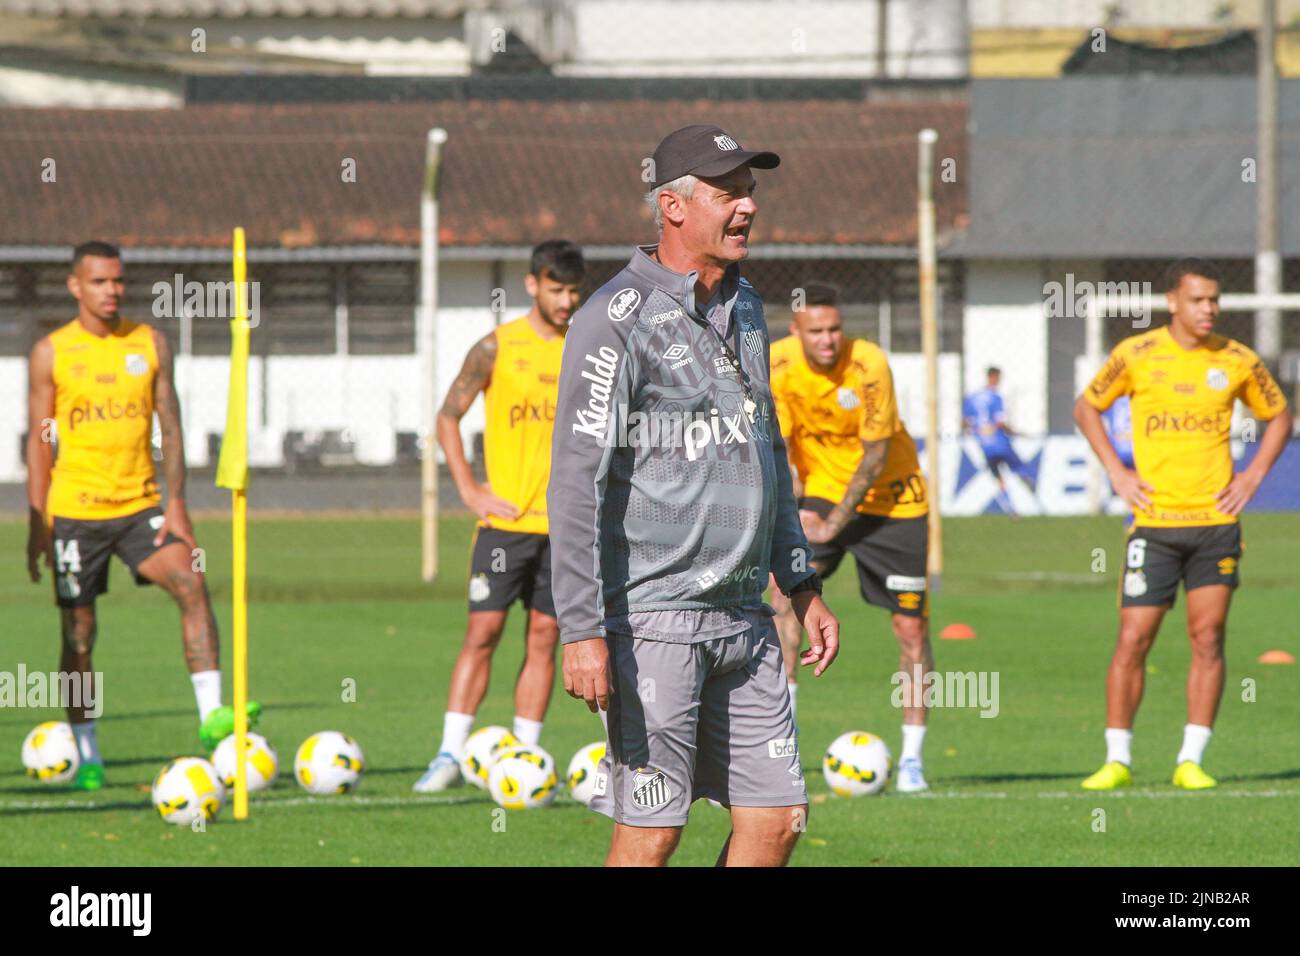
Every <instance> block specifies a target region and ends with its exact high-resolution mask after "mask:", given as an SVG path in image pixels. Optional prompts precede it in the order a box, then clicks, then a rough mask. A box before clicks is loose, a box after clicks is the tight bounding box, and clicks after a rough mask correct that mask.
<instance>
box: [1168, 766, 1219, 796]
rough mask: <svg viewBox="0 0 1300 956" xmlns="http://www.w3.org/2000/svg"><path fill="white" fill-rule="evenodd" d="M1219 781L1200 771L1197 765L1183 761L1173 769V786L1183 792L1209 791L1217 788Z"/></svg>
mask: <svg viewBox="0 0 1300 956" xmlns="http://www.w3.org/2000/svg"><path fill="white" fill-rule="evenodd" d="M1218 785H1219V781H1217V780H1215V779H1214V778H1213V777H1211V776H1210V775H1209V774H1208V773H1206V772H1205V771H1204V770H1202V769H1201V765H1200V764H1198V763H1192V762H1191V761H1190V760H1184V761H1183V762H1182V763H1180V764H1179V765H1178V766H1177V767H1176V768H1175V769H1174V786H1175V787H1182V788H1183V789H1184V790H1209V789H1210V788H1211V787H1217V786H1218Z"/></svg>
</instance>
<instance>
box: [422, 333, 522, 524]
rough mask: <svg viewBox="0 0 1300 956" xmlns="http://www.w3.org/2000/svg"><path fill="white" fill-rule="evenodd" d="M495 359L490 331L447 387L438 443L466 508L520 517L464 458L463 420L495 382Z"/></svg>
mask: <svg viewBox="0 0 1300 956" xmlns="http://www.w3.org/2000/svg"><path fill="white" fill-rule="evenodd" d="M496 358H497V337H496V333H495V332H489V333H488V334H487V335H485V336H483V338H481V339H479V340H478V341H477V342H475V343H474V347H473V348H471V349H470V350H469V354H468V355H466V356H465V362H464V364H463V365H462V366H461V369H460V374H458V375H457V376H456V379H455V381H453V382H452V383H451V388H449V389H448V390H447V397H446V398H445V399H443V403H442V408H440V409H438V444H439V445H441V446H442V453H443V454H444V455H445V456H446V458H447V468H448V470H449V471H450V472H451V477H452V480H453V481H454V482H455V483H456V490H457V491H458V492H459V493H460V500H461V501H463V502H465V507H467V508H469V509H470V511H472V512H474V514H476V515H478V516H479V517H480V518H484V519H486V518H488V517H489V516H493V515H495V516H496V517H498V518H506V519H514V518H517V517H518V516H519V509H518V508H516V507H515V506H514V505H512V504H511V503H510V502H508V501H506V500H505V499H504V498H498V497H497V496H496V495H494V494H493V493H492V489H491V488H489V487H488V486H487V485H480V484H479V483H478V482H477V481H475V480H474V472H473V471H472V470H471V469H470V467H469V462H468V461H466V460H465V445H464V443H463V442H462V441H461V437H460V420H461V419H462V418H464V417H465V413H466V412H467V411H469V407H470V406H471V405H473V404H474V399H476V398H478V396H479V393H480V392H482V391H484V390H485V389H486V388H487V387H488V384H489V383H490V382H491V381H492V366H493V364H494V363H495V362H496Z"/></svg>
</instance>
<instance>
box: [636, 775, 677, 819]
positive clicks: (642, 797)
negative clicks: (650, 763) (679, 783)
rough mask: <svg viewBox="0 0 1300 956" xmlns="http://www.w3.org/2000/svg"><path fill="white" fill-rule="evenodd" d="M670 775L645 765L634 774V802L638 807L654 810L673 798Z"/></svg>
mask: <svg viewBox="0 0 1300 956" xmlns="http://www.w3.org/2000/svg"><path fill="white" fill-rule="evenodd" d="M672 796H673V792H672V790H670V789H669V787H668V777H667V776H666V775H665V774H664V772H663V771H662V770H655V769H653V768H651V767H644V768H642V769H641V770H637V771H635V772H634V773H633V775H632V802H633V803H635V804H636V805H637V806H638V807H643V808H644V809H646V810H653V809H654V808H655V807H662V806H663V805H664V804H665V803H667V802H668V801H669V800H671V799H672Z"/></svg>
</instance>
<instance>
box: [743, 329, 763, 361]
mask: <svg viewBox="0 0 1300 956" xmlns="http://www.w3.org/2000/svg"><path fill="white" fill-rule="evenodd" d="M745 348H747V349H749V353H750V354H751V355H762V354H763V333H762V332H760V331H758V329H749V330H747V331H746V332H745Z"/></svg>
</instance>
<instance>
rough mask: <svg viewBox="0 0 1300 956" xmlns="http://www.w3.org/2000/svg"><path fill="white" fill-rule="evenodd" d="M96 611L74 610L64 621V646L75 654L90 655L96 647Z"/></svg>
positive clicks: (84, 608)
mask: <svg viewBox="0 0 1300 956" xmlns="http://www.w3.org/2000/svg"><path fill="white" fill-rule="evenodd" d="M95 632H96V624H95V609H94V608H90V607H78V608H73V609H72V610H71V611H70V612H69V613H68V614H67V615H66V616H65V618H64V621H63V646H64V647H65V648H67V649H68V650H69V651H71V652H72V653H74V654H78V655H85V654H89V653H90V652H91V650H92V649H93V648H94V646H95Z"/></svg>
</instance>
